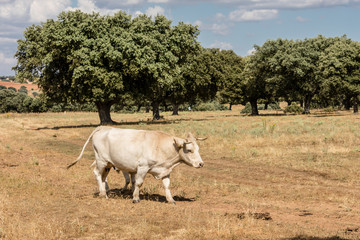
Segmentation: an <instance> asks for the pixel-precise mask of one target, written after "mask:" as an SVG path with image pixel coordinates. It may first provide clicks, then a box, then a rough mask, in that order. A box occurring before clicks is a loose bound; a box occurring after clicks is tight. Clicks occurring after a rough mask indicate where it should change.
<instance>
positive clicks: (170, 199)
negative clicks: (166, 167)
mask: <svg viewBox="0 0 360 240" xmlns="http://www.w3.org/2000/svg"><path fill="white" fill-rule="evenodd" d="M162 182H163V185H164V188H165V194H166V201H167V202H168V203H172V204H176V203H175V201H174V199H173V197H172V196H171V192H170V189H169V187H170V175H167V176H166V177H164V178H163V179H162Z"/></svg>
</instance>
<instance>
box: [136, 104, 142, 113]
mask: <svg viewBox="0 0 360 240" xmlns="http://www.w3.org/2000/svg"><path fill="white" fill-rule="evenodd" d="M141 107H142V104H139V105H138V106H137V109H136V112H140V110H141Z"/></svg>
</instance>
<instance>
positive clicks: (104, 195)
mask: <svg viewBox="0 0 360 240" xmlns="http://www.w3.org/2000/svg"><path fill="white" fill-rule="evenodd" d="M99 198H106V199H108V196H107V194H99Z"/></svg>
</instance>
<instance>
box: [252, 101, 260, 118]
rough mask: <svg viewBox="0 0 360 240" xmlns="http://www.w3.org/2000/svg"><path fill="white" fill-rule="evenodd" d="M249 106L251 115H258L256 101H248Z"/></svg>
mask: <svg viewBox="0 0 360 240" xmlns="http://www.w3.org/2000/svg"><path fill="white" fill-rule="evenodd" d="M250 105H251V115H253V116H254V115H259V111H258V108H257V100H250Z"/></svg>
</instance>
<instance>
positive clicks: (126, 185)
mask: <svg viewBox="0 0 360 240" xmlns="http://www.w3.org/2000/svg"><path fill="white" fill-rule="evenodd" d="M122 173H123V175H124V178H125V185H124V187H123V188H122V189H121V191H125V190H126V189H127V187H128V185H129V183H130V177H129V173H127V172H124V171H122ZM131 177H132V175H131Z"/></svg>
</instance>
